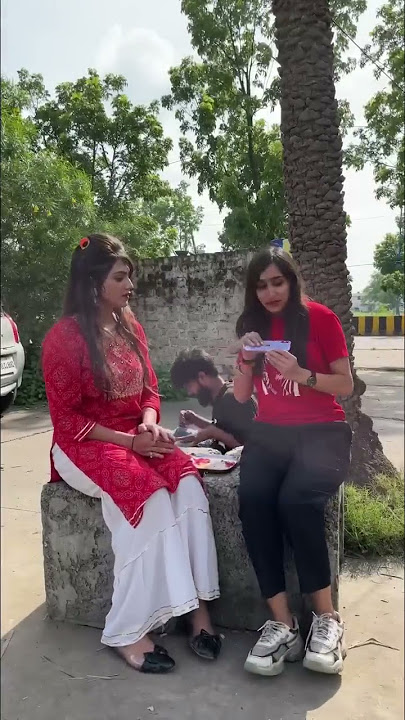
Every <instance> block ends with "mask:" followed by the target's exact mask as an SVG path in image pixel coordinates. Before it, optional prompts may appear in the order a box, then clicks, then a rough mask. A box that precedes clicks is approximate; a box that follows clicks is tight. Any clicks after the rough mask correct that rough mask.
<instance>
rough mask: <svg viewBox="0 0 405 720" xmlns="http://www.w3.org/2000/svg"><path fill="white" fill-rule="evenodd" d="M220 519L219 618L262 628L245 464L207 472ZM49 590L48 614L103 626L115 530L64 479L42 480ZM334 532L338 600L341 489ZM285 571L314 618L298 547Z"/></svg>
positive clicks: (305, 619) (299, 606)
mask: <svg viewBox="0 0 405 720" xmlns="http://www.w3.org/2000/svg"><path fill="white" fill-rule="evenodd" d="M205 482H206V486H207V490H208V495H209V501H210V507H211V515H212V521H213V526H214V532H215V538H216V544H217V550H218V561H219V574H220V586H221V598H220V600H217V601H215V602H214V603H212V605H211V609H212V613H213V620H214V622H215V623H216V624H217V625H219V626H222V627H227V628H232V629H236V630H257V629H258V628H259V627H260V626H261V625H262V624H263V622H264V621H265V620H266V619H267V617H268V614H267V612H266V608H265V604H264V601H263V599H262V598H261V596H260V593H259V589H258V585H257V581H256V577H255V574H254V571H253V568H252V566H251V563H250V561H249V558H248V555H247V552H246V549H245V545H244V541H243V537H242V531H241V525H240V521H239V518H238V496H237V488H238V484H239V471H238V470H235V471H233V472H231V473H228V474H226V475H225V474H224V475H208V476H206V478H205ZM41 510H42V526H43V549H44V573H45V591H46V604H47V610H48V615H49V617H50V618H51V619H53V620H65V621H69V622H73V623H77V624H81V625H90V626H93V627H98V628H101V627H103V626H104V618H105V616H106V614H107V613H108V611H109V608H110V604H111V595H112V568H113V556H112V550H111V540H110V533H109V531H108V530H107V528H106V527H105V525H104V521H103V518H102V515H101V504H100V501H99V500H96V499H94V498H90V497H87V496H86V495H82V494H81V493H79V492H77V491H76V490H73V489H72V488H70V487H69V486H68V485H66V483H64V482H57V483H50V484H47V485H45V486H44V487H43V490H42V496H41ZM326 523H327V537H328V545H329V555H330V561H331V568H332V587H333V593H334V599H335V603H336V606H337V604H338V591H339V558H340V543H341V524H342V498H341V494H339V496H337V497H336V498H335V499H333V500H332V501H331V502H330V503H329V505H328V507H327V511H326ZM285 562H286V577H287V585H288V591H289V594H290V601H291V605H292V608H293V609H294V611H295V612H296V613H297V614H298V616H299V618H300V620H301V623H302V626H303V629H304V628H306V627H307V626H308V624H309V621H310V613H309V610H308V606H307V604H306V601H305V600H304V599H302V597H301V595H300V593H299V588H298V581H297V577H296V572H295V568H294V563H293V560H292V557H291V552H290V550H289V549H288V548H286V561H285Z"/></svg>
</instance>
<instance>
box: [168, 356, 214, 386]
mask: <svg viewBox="0 0 405 720" xmlns="http://www.w3.org/2000/svg"><path fill="white" fill-rule="evenodd" d="M200 372H203V373H205V374H206V375H210V376H211V377H214V378H215V377H218V370H217V368H216V366H215V363H214V360H213V359H212V357H211V355H208V353H206V352H205V350H199V348H192V349H191V350H182V351H181V353H180V354H179V355H178V356H177V358H176V360H175V361H174V363H173V365H172V368H171V370H170V376H171V380H172V385H173V387H175V388H176V389H178V390H179V389H181V388H184V387H185V385H187V383H189V382H191V381H192V380H197V379H198V375H199V373H200Z"/></svg>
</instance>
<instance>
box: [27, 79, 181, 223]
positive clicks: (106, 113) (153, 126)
mask: <svg viewBox="0 0 405 720" xmlns="http://www.w3.org/2000/svg"><path fill="white" fill-rule="evenodd" d="M125 87H126V80H125V78H124V77H123V76H122V75H112V74H109V75H106V76H105V77H104V78H101V77H100V76H99V75H98V73H97V72H96V71H95V70H91V69H90V70H89V72H88V76H87V77H82V78H79V79H78V80H77V81H76V82H65V83H62V84H61V85H58V87H57V88H56V93H55V94H56V98H55V100H51V101H47V102H45V103H44V104H42V105H41V106H40V107H38V109H37V110H36V112H35V116H34V122H35V124H36V127H37V128H38V131H39V136H40V138H41V142H42V145H43V147H46V148H48V149H52V150H54V151H55V152H57V153H59V154H60V155H62V156H63V157H65V158H66V159H68V160H69V161H70V162H71V163H72V164H74V165H77V166H78V167H80V168H81V169H82V170H83V171H84V172H85V173H86V174H87V175H88V176H89V177H90V182H91V187H92V189H93V192H94V193H95V199H96V202H97V204H98V205H99V206H100V208H101V209H102V211H103V213H104V214H105V215H108V216H109V217H110V218H113V217H117V216H118V215H119V214H120V213H121V212H122V210H123V208H125V205H126V204H127V203H128V202H131V201H133V200H137V199H140V198H145V199H147V200H150V199H151V198H153V196H155V197H156V192H157V194H159V191H160V182H161V181H160V179H159V175H158V173H159V172H160V171H161V170H162V169H163V168H164V167H165V166H166V165H167V155H168V152H169V151H170V150H171V148H172V141H171V140H170V138H165V137H164V133H163V128H162V125H161V123H160V122H159V120H158V110H159V106H158V104H157V103H152V104H151V105H149V106H143V105H133V104H132V103H131V102H130V100H129V99H128V97H127V96H126V95H125V93H124V90H125Z"/></svg>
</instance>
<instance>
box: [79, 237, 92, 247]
mask: <svg viewBox="0 0 405 720" xmlns="http://www.w3.org/2000/svg"><path fill="white" fill-rule="evenodd" d="M79 245H80V247H81V249H82V250H85V249H86V248H88V247H89V245H90V240H89V238H87V237H84V238H82V239H81V240H80V242H79Z"/></svg>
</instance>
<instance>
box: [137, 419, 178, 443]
mask: <svg viewBox="0 0 405 720" xmlns="http://www.w3.org/2000/svg"><path fill="white" fill-rule="evenodd" d="M138 432H139V433H145V432H150V433H152V436H153V439H154V441H155V442H156V441H157V440H163V441H164V442H172V443H174V436H173V435H172V433H171V432H170V430H165V429H164V428H162V427H160V425H158V424H157V423H141V424H140V425H138Z"/></svg>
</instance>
